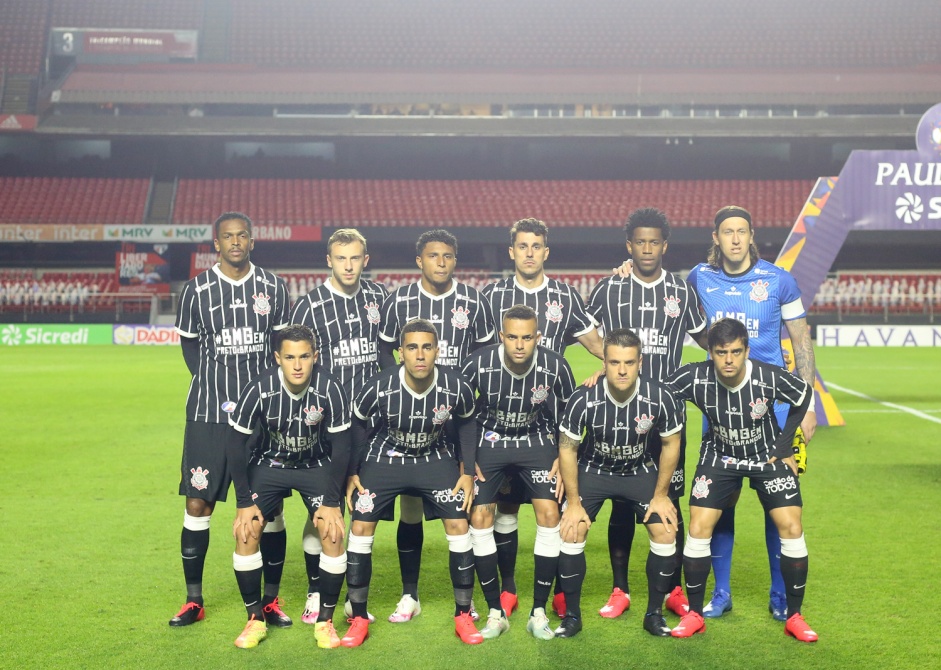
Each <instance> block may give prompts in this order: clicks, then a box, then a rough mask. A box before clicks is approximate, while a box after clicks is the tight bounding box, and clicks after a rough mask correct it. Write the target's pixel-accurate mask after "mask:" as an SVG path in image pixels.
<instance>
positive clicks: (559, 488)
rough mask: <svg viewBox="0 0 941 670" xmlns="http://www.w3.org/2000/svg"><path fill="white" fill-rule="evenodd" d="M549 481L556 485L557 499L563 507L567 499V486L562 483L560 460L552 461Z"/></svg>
mask: <svg viewBox="0 0 941 670" xmlns="http://www.w3.org/2000/svg"><path fill="white" fill-rule="evenodd" d="M549 479H551V480H552V481H553V482H554V483H555V499H556V501H557V502H558V503H559V504H560V505H561V504H562V501H563V500H564V499H565V484H563V483H562V474H561V473H560V472H559V459H558V458H556V459H555V460H554V461H552V469H551V470H549Z"/></svg>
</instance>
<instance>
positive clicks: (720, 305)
mask: <svg viewBox="0 0 941 670" xmlns="http://www.w3.org/2000/svg"><path fill="white" fill-rule="evenodd" d="M686 281H687V282H688V283H689V284H690V285H691V286H692V287H693V288H694V289H695V290H696V293H697V294H698V295H699V302H700V303H701V304H702V306H703V311H704V312H705V314H706V318H707V319H708V320H709V325H710V326H711V325H712V324H713V323H715V322H716V321H717V320H718V319H722V318H726V317H731V318H733V319H738V320H739V321H741V322H742V323H744V324H745V327H746V328H747V329H748V345H749V347H750V348H751V351H750V353H749V358H753V359H755V360H758V361H762V362H765V363H771V364H773V365H780V366H783V365H784V356H783V354H782V353H781V326H782V325H783V322H784V321H791V320H792V319H799V318H801V317H803V316H806V312H805V311H804V305H803V304H802V303H801V294H800V290H799V289H798V288H797V282H796V281H795V280H794V277H792V276H791V274H790V273H789V272H788V271H787V270H782V269H781V268H779V267H778V266H776V265H772V264H771V263H769V262H768V261H764V260H759V261H758V262H757V263H756V264H755V265H753V266H752V267H751V268H750V269H749V270H748V271H747V272H744V273H742V274H740V275H729V274H726V273H725V272H724V271H722V270H721V269H717V268H715V267H713V266H711V265H708V264H707V263H700V264H699V265H697V266H696V267H694V268H693V269H692V270H691V271H690V273H689V276H688V277H687V278H686Z"/></svg>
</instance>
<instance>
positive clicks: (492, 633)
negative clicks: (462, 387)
mask: <svg viewBox="0 0 941 670" xmlns="http://www.w3.org/2000/svg"><path fill="white" fill-rule="evenodd" d="M502 323H503V327H502V328H501V330H500V341H501V343H502V344H499V345H493V346H489V347H485V348H484V349H481V350H479V351H476V352H474V353H473V354H471V355H470V357H469V358H468V359H467V360H466V361H465V362H464V368H463V372H464V377H465V378H466V379H467V380H468V381H469V382H470V385H471V388H472V389H474V391H476V392H477V393H478V400H477V425H478V430H477V433H478V434H479V437H480V440H481V441H480V442H479V444H478V448H477V474H478V480H477V486H478V489H477V495H476V497H475V502H474V507H473V508H471V537H472V539H473V545H474V560H475V563H476V566H477V577H478V579H479V580H480V587H481V589H482V590H483V593H484V597H485V598H486V599H487V606H488V607H489V609H490V614H489V616H488V619H487V625H486V626H485V627H484V628H483V630H482V631H481V633H482V635H483V637H484V638H485V639H486V638H494V637H498V636H499V635H500V634H502V633H503V632H505V631H506V630H508V629H509V627H510V625H509V622H508V621H507V615H508V613H507V612H504V609H503V604H502V603H501V601H502V600H503V597H502V596H501V592H500V580H499V577H498V574H497V546H496V543H495V542H494V513H495V511H496V501H497V496H498V494H499V492H500V487H501V486H502V485H503V483H504V481H505V480H506V479H507V478H516V479H517V481H519V482H520V483H521V484H522V485H523V487H524V488H525V489H526V491H527V493H528V498H529V499H531V500H532V504H533V511H534V512H535V513H536V543H535V547H534V548H533V553H534V555H535V566H536V567H535V573H534V576H533V609H532V610H531V611H530V615H529V623H528V624H527V630H528V631H529V632H530V633H532V634H533V636H534V637H536V638H537V639H540V640H549V639H552V638H553V637H554V634H553V632H552V629H550V628H549V619H548V618H547V617H546V602H547V601H548V599H549V592H550V589H551V587H552V580H553V579H554V578H555V574H556V570H557V569H558V563H559V548H560V546H561V538H560V536H559V505H558V502H557V500H556V497H557V496H556V490H557V489H556V485H555V478H554V477H552V476H551V472H552V471H553V470H555V461H556V459H557V457H558V448H557V446H556V443H555V432H556V421H555V416H556V413H555V411H553V409H552V408H550V407H548V406H547V405H549V404H551V403H553V402H557V403H558V404H559V406H560V407H564V404H565V403H566V402H567V401H568V399H569V396H571V395H572V393H573V391H574V389H575V380H574V378H573V377H572V370H571V368H569V365H568V363H567V362H566V360H565V359H564V358H563V357H562V356H561V355H559V354H557V353H555V352H554V351H551V350H549V349H546V348H544V347H541V346H538V344H539V342H540V336H539V330H538V327H537V317H536V312H535V310H533V309H532V308H530V307H526V306H525V305H516V306H515V307H511V308H510V309H508V310H506V312H504V314H503V321H502ZM514 601H515V599H514Z"/></svg>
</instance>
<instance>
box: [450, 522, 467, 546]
mask: <svg viewBox="0 0 941 670" xmlns="http://www.w3.org/2000/svg"><path fill="white" fill-rule="evenodd" d="M444 532H445V533H446V534H447V536H448V542H449V543H450V542H451V537H452V536H453V535H467V542H468V547H467V548H468V549H470V533H469V528H468V525H467V519H445V520H444Z"/></svg>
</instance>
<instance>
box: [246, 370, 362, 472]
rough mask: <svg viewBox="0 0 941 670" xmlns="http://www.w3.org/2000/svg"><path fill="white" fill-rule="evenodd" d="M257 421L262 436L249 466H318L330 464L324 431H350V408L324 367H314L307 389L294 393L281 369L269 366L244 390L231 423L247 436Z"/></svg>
mask: <svg viewBox="0 0 941 670" xmlns="http://www.w3.org/2000/svg"><path fill="white" fill-rule="evenodd" d="M259 423H261V437H260V439H259V440H258V444H257V445H256V446H255V449H254V451H253V453H252V455H251V458H250V460H249V464H250V465H266V466H268V467H271V468H316V467H319V466H320V465H322V464H323V463H325V462H329V461H330V456H331V450H330V445H329V442H328V441H327V438H326V435H325V433H339V432H340V431H343V430H346V429H348V428H349V427H350V407H349V401H348V400H347V395H346V391H344V390H343V387H342V386H340V382H339V381H338V380H337V378H336V377H334V376H333V375H332V374H330V372H329V371H328V370H327V369H326V368H324V367H323V366H322V365H319V364H318V365H314V368H313V371H312V373H311V378H310V385H309V386H308V387H307V390H306V391H303V392H302V393H300V394H299V395H294V394H293V393H291V391H290V390H289V389H288V387H287V386H285V384H284V374H283V373H282V372H281V368H279V367H274V368H270V369H269V370H268V371H267V372H265V373H264V374H263V375H261V376H260V377H258V378H257V379H255V380H254V381H252V382H251V383H249V384H248V385H247V386H246V387H245V388H244V389H243V390H242V395H241V396H240V397H239V401H238V403H237V404H236V406H235V411H234V412H232V414H231V415H229V425H230V426H232V427H233V428H235V430H237V431H239V432H240V433H244V434H246V435H251V434H252V432H253V430H254V428H255V426H256V425H258V424H259Z"/></svg>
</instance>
